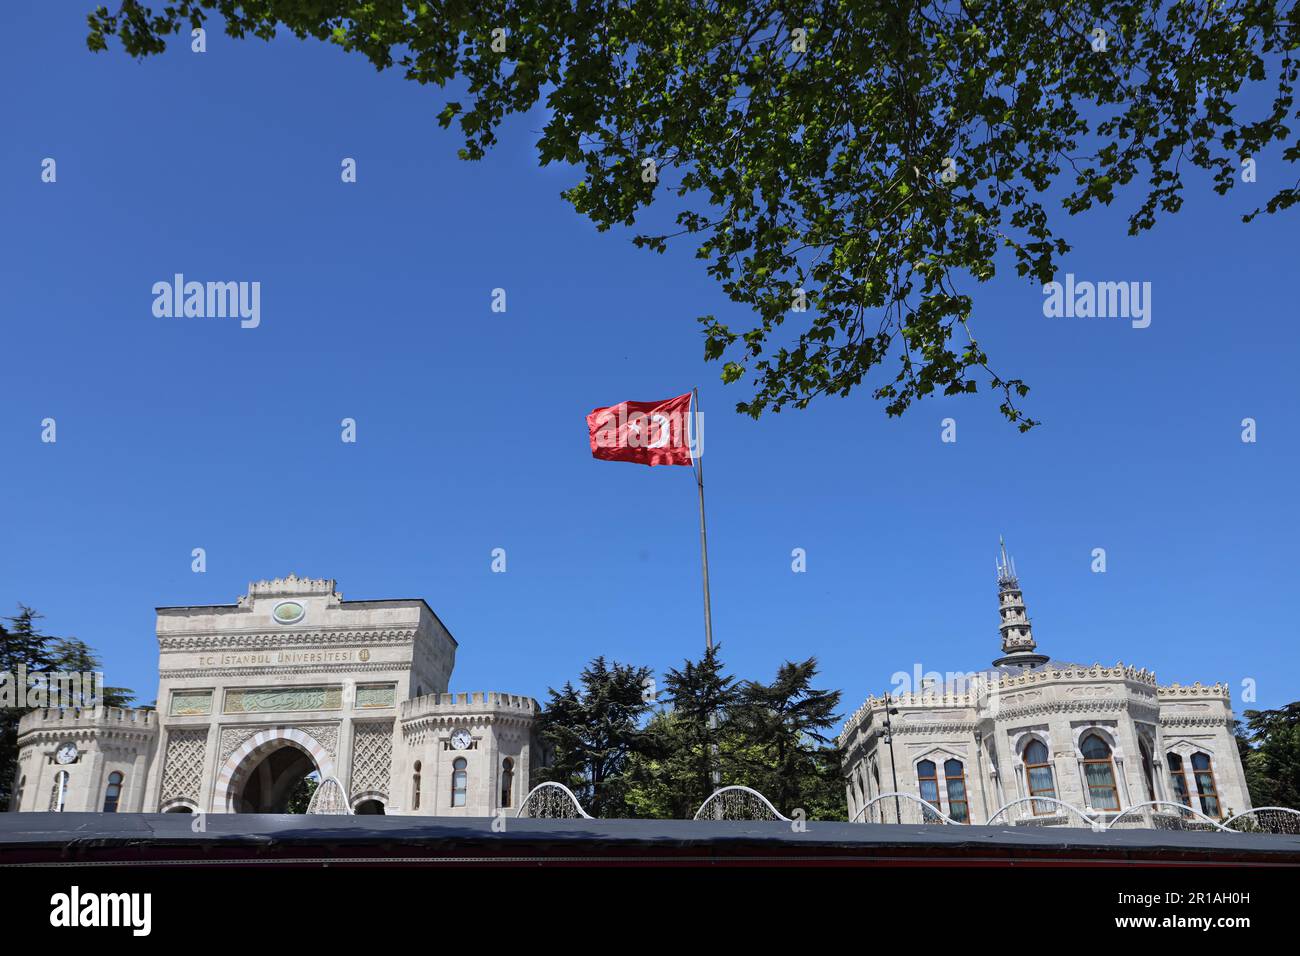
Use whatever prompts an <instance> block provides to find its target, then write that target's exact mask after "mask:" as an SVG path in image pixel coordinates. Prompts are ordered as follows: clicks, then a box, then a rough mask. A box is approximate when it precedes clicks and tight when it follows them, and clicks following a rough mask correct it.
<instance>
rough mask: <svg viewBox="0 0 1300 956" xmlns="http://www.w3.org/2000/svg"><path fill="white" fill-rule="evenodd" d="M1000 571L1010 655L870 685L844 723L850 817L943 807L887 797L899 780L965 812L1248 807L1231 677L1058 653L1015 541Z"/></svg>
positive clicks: (1053, 818)
mask: <svg viewBox="0 0 1300 956" xmlns="http://www.w3.org/2000/svg"><path fill="white" fill-rule="evenodd" d="M997 582H998V604H999V613H1000V616H1001V620H1000V623H999V628H1000V630H1001V632H1002V655H1001V656H1000V657H998V658H997V659H996V660H995V661H994V662H993V667H992V668H991V669H989V670H986V671H981V672H976V673H974V674H961V675H947V676H946V677H939V676H938V675H935V676H933V677H931V678H930V679H929V680H926V679H924V678H922V679H920V680H919V681H917V682H914V683H919V684H920V685H921V686H919V687H917V686H913V687H911V688H909V689H908V690H907V691H906V692H904V693H900V694H897V695H890V694H887V695H885V696H883V697H874V696H873V697H870V698H869V699H868V700H867V701H866V703H864V704H863V705H862V706H861V707H860V708H858V710H857V712H856V713H855V714H853V716H852V717H851V718H850V719H849V720H848V721H847V722H846V723H845V725H844V729H843V731H842V733H841V734H840V737H839V741H838V742H839V746H840V750H841V755H842V766H843V770H844V774H845V777H846V787H847V792H848V804H849V817H850V819H860V820H862V819H865V820H876V821H880V820H889V819H902V820H904V821H906V820H907V819H908V818H909V816H910V817H911V818H912V819H922V818H926V817H931V818H932V817H933V814H931V813H929V811H928V810H926V809H925V808H924V807H922V806H921V805H919V804H913V803H911V802H910V801H907V800H898V801H896V800H894V799H893V798H892V797H887V798H885V799H883V800H881V799H879V798H880V797H881V795H882V794H887V793H891V792H901V793H905V794H909V795H914V796H916V797H919V798H921V799H923V800H925V801H926V803H928V804H929V805H931V806H932V807H934V808H935V809H937V810H939V811H940V812H942V813H944V814H945V815H947V816H949V817H950V818H952V819H954V820H956V821H957V822H960V823H987V822H990V821H992V822H994V823H1003V822H1006V823H1016V824H1026V823H1028V824H1038V825H1061V824H1068V825H1073V826H1078V825H1081V824H1086V823H1092V824H1093V825H1105V824H1106V823H1107V822H1109V821H1113V820H1114V819H1116V818H1117V817H1119V816H1121V814H1122V815H1123V816H1124V818H1125V822H1128V821H1130V820H1131V821H1132V822H1133V823H1134V824H1136V825H1153V824H1154V825H1164V824H1168V823H1169V822H1171V820H1172V821H1173V822H1175V823H1176V822H1177V820H1178V819H1183V818H1194V816H1195V815H1194V814H1193V813H1188V812H1185V811H1181V810H1180V809H1179V807H1180V806H1181V807H1186V808H1189V810H1190V811H1195V813H1200V814H1204V815H1205V816H1207V817H1209V818H1211V819H1214V820H1222V819H1226V818H1228V817H1230V816H1232V815H1233V814H1236V813H1241V812H1242V811H1245V810H1249V809H1250V797H1249V795H1248V793H1247V790H1246V784H1245V775H1244V773H1243V771H1242V767H1241V760H1240V758H1239V756H1238V753H1237V746H1236V741H1235V739H1234V737H1233V733H1232V723H1233V715H1232V708H1231V700H1230V695H1229V692H1228V687H1227V685H1225V684H1220V683H1215V684H1213V685H1210V686H1206V685H1203V684H1200V683H1196V684H1193V685H1192V686H1190V687H1182V686H1179V685H1178V684H1173V685H1171V686H1160V685H1159V684H1157V683H1156V677H1155V674H1153V673H1151V672H1150V671H1147V670H1145V669H1138V668H1135V667H1130V666H1127V665H1124V664H1116V665H1115V666H1114V667H1103V666H1101V665H1099V664H1093V665H1090V666H1089V665H1083V664H1072V663H1067V662H1063V661H1057V660H1052V659H1050V658H1048V657H1047V656H1046V655H1043V654H1040V653H1038V651H1037V645H1036V643H1035V640H1034V635H1033V628H1032V625H1031V623H1030V620H1029V617H1028V615H1027V613H1026V610H1025V602H1024V598H1023V595H1022V594H1021V590H1020V583H1019V580H1018V578H1017V576H1016V572H1015V565H1014V563H1013V562H1012V561H1011V560H1010V559H1009V558H1008V557H1007V554H1006V548H1005V546H1004V547H1003V549H1002V553H1001V557H1000V560H999V561H998V568H997ZM918 670H919V668H918ZM949 678H953V679H949ZM873 801H875V802H873ZM1144 805H1145V806H1144ZM908 807H911V812H910V814H909V810H908ZM1003 808H1005V809H1003ZM1072 808H1077V810H1075V809H1072ZM999 810H1001V813H999Z"/></svg>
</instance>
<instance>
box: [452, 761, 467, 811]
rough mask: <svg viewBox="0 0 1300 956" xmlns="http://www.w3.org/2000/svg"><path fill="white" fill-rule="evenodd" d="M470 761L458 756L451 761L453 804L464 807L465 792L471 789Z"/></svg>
mask: <svg viewBox="0 0 1300 956" xmlns="http://www.w3.org/2000/svg"><path fill="white" fill-rule="evenodd" d="M468 767H469V763H468V762H467V761H466V760H465V758H464V757H457V758H456V759H455V760H453V761H452V762H451V805H452V806H453V807H463V806H464V805H465V794H466V792H467V791H468V790H469V771H468V770H467V769H466V768H468Z"/></svg>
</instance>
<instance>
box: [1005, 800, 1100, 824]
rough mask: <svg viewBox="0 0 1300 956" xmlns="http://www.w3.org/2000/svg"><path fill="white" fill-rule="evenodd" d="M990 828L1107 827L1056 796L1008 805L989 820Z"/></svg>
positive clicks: (1096, 818) (1094, 817)
mask: <svg viewBox="0 0 1300 956" xmlns="http://www.w3.org/2000/svg"><path fill="white" fill-rule="evenodd" d="M1061 821H1065V822H1061ZM988 825H989V826H991V827H998V826H1040V827H1060V826H1064V827H1087V828H1088V829H1089V830H1102V829H1105V824H1103V823H1102V822H1101V820H1100V819H1099V818H1098V817H1096V816H1094V815H1093V814H1090V813H1088V812H1087V811H1086V810H1080V809H1079V808H1078V807H1076V806H1075V805H1074V804H1072V803H1066V802H1065V801H1064V800H1057V799H1056V798H1055V797H1021V798H1020V799H1018V800H1012V801H1010V802H1009V803H1004V804H1003V805H1002V806H1000V807H998V808H997V810H995V811H994V812H993V815H992V816H990V817H989V822H988Z"/></svg>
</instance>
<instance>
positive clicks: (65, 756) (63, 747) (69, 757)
mask: <svg viewBox="0 0 1300 956" xmlns="http://www.w3.org/2000/svg"><path fill="white" fill-rule="evenodd" d="M54 759H55V760H57V761H58V762H59V763H72V761H74V760H76V759H77V745H76V744H74V743H71V742H69V743H66V744H60V745H59V749H58V750H56V751H54Z"/></svg>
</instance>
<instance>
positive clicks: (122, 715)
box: [18, 707, 158, 745]
mask: <svg viewBox="0 0 1300 956" xmlns="http://www.w3.org/2000/svg"><path fill="white" fill-rule="evenodd" d="M92 732H93V733H96V734H103V735H129V736H133V737H138V736H146V737H152V736H156V735H157V733H158V712H157V711H156V710H152V709H146V708H136V707H95V708H82V707H46V708H42V709H39V710H33V711H29V712H28V713H26V714H23V716H22V717H21V718H19V720H18V739H19V741H21V742H22V744H24V745H26V744H30V743H34V742H39V741H40V740H41V739H42V735H49V736H50V737H51V738H54V737H60V738H62V737H68V736H75V735H77V734H87V733H92Z"/></svg>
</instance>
